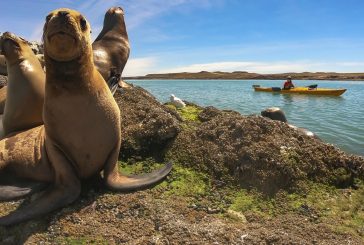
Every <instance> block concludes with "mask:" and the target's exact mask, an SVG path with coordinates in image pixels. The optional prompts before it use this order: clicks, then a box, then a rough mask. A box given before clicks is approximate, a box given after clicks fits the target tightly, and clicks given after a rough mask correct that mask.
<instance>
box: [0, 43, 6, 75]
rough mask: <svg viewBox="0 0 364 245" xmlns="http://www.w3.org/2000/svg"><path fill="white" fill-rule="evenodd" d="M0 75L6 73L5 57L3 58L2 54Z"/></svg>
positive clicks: (0, 56)
mask: <svg viewBox="0 0 364 245" xmlns="http://www.w3.org/2000/svg"><path fill="white" fill-rule="evenodd" d="M0 52H1V48H0ZM0 75H4V76H7V75H8V71H7V70H6V59H5V57H4V55H0Z"/></svg>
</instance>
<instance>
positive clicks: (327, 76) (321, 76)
mask: <svg viewBox="0 0 364 245" xmlns="http://www.w3.org/2000/svg"><path fill="white" fill-rule="evenodd" d="M288 76H291V77H292V79H293V80H335V81H337V80H342V81H364V73H336V72H302V73H281V74H258V73H250V72H244V71H235V72H207V71H201V72H196V73H190V72H181V73H166V74H148V75H145V76H129V77H124V79H125V80H169V79H173V80H191V79H196V80H222V79H224V80H285V79H286V78H287V77H288Z"/></svg>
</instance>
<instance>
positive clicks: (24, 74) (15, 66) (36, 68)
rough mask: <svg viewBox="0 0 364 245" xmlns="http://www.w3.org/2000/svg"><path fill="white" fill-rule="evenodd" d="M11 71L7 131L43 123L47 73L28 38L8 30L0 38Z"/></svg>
mask: <svg viewBox="0 0 364 245" xmlns="http://www.w3.org/2000/svg"><path fill="white" fill-rule="evenodd" d="M0 46H1V51H2V54H3V55H4V56H5V58H6V63H7V71H8V85H7V95H6V96H7V98H6V103H5V109H4V115H3V127H4V133H5V135H7V134H9V133H11V132H15V131H19V130H25V129H29V128H33V127H36V126H38V125H41V124H43V120H42V111H43V102H44V90H45V74H44V71H43V68H42V66H41V64H40V62H39V60H38V58H37V57H36V56H35V54H34V53H33V51H32V49H31V48H30V47H29V44H28V42H27V41H26V40H24V39H22V38H20V37H17V36H16V35H14V34H12V33H10V32H5V33H4V34H3V35H2V36H1V38H0Z"/></svg>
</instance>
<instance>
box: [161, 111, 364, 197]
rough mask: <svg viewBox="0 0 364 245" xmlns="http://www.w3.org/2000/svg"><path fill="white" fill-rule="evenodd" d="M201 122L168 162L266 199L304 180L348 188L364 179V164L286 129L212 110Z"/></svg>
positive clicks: (187, 133)
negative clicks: (243, 188) (262, 195)
mask: <svg viewBox="0 0 364 245" xmlns="http://www.w3.org/2000/svg"><path fill="white" fill-rule="evenodd" d="M199 117H200V119H202V120H201V121H203V122H202V123H200V125H199V126H197V127H196V128H194V129H191V128H190V129H188V130H183V131H182V132H181V133H180V134H179V135H178V136H177V138H176V139H175V140H174V142H173V143H171V144H170V146H169V149H168V150H167V152H166V159H168V160H172V161H174V162H178V163H180V164H182V165H185V166H188V167H192V168H195V169H197V170H200V171H203V172H208V173H210V174H211V175H212V176H214V178H216V179H217V180H222V181H226V180H231V179H235V180H237V181H238V182H239V184H241V185H242V186H243V187H245V188H250V189H251V188H255V189H258V190H259V191H261V192H263V193H265V194H274V193H276V192H277V191H279V190H280V189H285V190H290V189H292V188H295V187H297V185H299V183H300V182H301V181H315V182H321V183H327V184H332V185H335V186H339V187H347V186H350V185H353V184H354V179H355V178H361V179H364V159H363V158H362V157H359V156H354V155H348V154H346V153H344V152H343V151H341V150H339V149H337V148H336V147H334V146H333V145H330V144H326V143H323V142H321V141H320V140H317V139H314V138H312V137H308V136H306V135H304V134H302V133H301V132H300V131H298V130H295V129H292V128H290V127H289V126H288V125H287V124H285V123H282V122H278V121H272V120H270V119H266V118H263V117H261V116H242V115H239V114H238V113H233V112H223V111H219V110H217V109H215V108H211V107H207V108H206V109H205V110H203V111H202V112H201V113H200V115H199Z"/></svg>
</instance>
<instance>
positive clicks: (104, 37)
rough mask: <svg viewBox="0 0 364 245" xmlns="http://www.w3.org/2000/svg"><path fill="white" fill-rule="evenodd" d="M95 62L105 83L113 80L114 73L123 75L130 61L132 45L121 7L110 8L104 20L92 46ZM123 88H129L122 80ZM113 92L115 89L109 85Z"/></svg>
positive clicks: (120, 83)
mask: <svg viewBox="0 0 364 245" xmlns="http://www.w3.org/2000/svg"><path fill="white" fill-rule="evenodd" d="M92 48H93V53H94V62H95V65H96V67H97V69H98V71H99V72H100V73H101V75H102V76H103V78H104V79H105V81H107V82H109V81H111V80H112V79H110V78H111V77H112V73H115V74H120V75H121V74H122V72H123V70H124V67H125V64H126V62H127V61H128V58H129V53H130V45H129V39H128V33H127V31H126V26H125V21H124V10H123V9H122V8H121V7H112V8H110V9H109V10H108V11H107V12H106V14H105V18H104V26H103V28H102V31H101V32H100V34H99V35H98V36H97V38H96V39H95V41H94V43H93V44H92ZM119 85H120V86H121V87H129V86H128V85H127V84H126V83H124V82H123V81H122V80H120V82H119ZM109 87H110V89H111V90H112V91H114V90H115V88H113V87H112V85H110V84H109Z"/></svg>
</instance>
